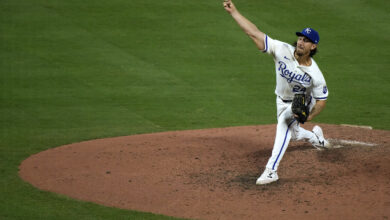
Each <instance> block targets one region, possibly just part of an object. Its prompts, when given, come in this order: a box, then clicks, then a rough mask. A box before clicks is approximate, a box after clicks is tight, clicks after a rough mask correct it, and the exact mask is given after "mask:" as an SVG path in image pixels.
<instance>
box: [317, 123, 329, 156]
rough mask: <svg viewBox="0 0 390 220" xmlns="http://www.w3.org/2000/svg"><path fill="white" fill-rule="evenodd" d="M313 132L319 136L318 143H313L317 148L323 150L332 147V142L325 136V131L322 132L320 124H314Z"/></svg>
mask: <svg viewBox="0 0 390 220" xmlns="http://www.w3.org/2000/svg"><path fill="white" fill-rule="evenodd" d="M313 133H314V134H315V135H316V136H317V138H318V143H315V144H313V146H314V147H315V148H317V149H318V150H323V149H327V148H329V147H330V143H329V142H328V141H327V140H326V139H325V138H324V133H323V132H322V129H321V127H320V126H318V125H316V126H314V128H313Z"/></svg>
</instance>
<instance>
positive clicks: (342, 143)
mask: <svg viewBox="0 0 390 220" xmlns="http://www.w3.org/2000/svg"><path fill="white" fill-rule="evenodd" d="M327 140H328V141H329V143H330V144H331V147H330V148H342V147H346V146H352V147H374V146H377V144H374V143H367V142H362V141H352V140H342V139H327Z"/></svg>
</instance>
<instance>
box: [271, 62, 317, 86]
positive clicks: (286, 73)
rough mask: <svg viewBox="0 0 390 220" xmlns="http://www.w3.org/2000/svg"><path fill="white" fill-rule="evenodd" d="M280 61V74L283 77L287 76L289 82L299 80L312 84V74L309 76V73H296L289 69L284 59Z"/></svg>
mask: <svg viewBox="0 0 390 220" xmlns="http://www.w3.org/2000/svg"><path fill="white" fill-rule="evenodd" d="M278 63H279V69H278V70H279V71H280V75H281V76H282V77H283V78H286V79H287V82H288V83H291V82H297V83H300V84H310V81H311V76H309V75H308V74H307V73H305V74H303V75H301V74H297V73H294V72H292V71H290V70H289V69H287V64H286V63H284V62H283V61H279V62H278Z"/></svg>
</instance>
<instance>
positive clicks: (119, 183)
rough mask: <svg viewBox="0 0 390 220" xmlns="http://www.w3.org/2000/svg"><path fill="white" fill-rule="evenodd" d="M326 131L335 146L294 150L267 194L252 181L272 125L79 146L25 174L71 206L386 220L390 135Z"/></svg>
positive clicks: (28, 165)
mask: <svg viewBox="0 0 390 220" xmlns="http://www.w3.org/2000/svg"><path fill="white" fill-rule="evenodd" d="M321 126H322V127H323V130H324V133H325V136H326V137H328V138H331V139H332V142H333V143H334V146H336V147H334V148H332V149H329V150H324V151H318V150H315V149H314V148H313V147H311V145H310V144H306V143H304V142H291V144H290V146H289V148H288V149H287V152H286V154H285V156H284V158H283V160H282V162H281V164H280V167H279V171H278V174H279V177H280V180H279V181H278V182H276V183H273V184H270V185H265V186H256V185H255V181H256V179H257V177H258V176H259V175H260V174H261V173H262V171H263V168H264V166H265V164H266V163H267V160H268V157H269V156H270V155H271V151H272V146H273V141H274V140H273V139H274V136H275V129H276V126H275V125H265V126H248V127H231V128H220V129H207V130H192V131H178V132H164V133H155V134H143V135H134V136H128V137H117V138H108V139H101V140H92V141H86V142H82V143H75V144H70V145H65V146H61V147H57V148H54V149H50V150H47V151H44V152H41V153H39V154H36V155H33V156H31V157H30V158H28V159H26V160H25V161H23V163H22V164H21V165H20V176H21V177H22V179H23V180H25V181H27V182H29V183H31V184H32V185H34V186H36V187H37V188H39V189H42V190H46V191H50V192H55V193H59V194H64V195H68V196H70V197H72V198H75V199H80V200H85V201H91V202H95V203H99V204H103V205H106V206H114V207H119V208H123V209H132V210H140V211H145V212H153V213H159V214H164V215H169V216H177V217H185V218H195V219H275V218H277V219H389V218H390V159H389V158H390V144H389V143H390V132H389V131H383V130H369V129H363V128H353V127H344V126H336V125H321ZM304 127H306V128H308V129H311V128H312V127H313V124H308V125H305V126H304Z"/></svg>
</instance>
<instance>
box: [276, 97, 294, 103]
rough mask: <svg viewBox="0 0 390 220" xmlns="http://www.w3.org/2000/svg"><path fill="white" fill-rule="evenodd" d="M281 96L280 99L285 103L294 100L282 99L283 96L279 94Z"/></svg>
mask: <svg viewBox="0 0 390 220" xmlns="http://www.w3.org/2000/svg"><path fill="white" fill-rule="evenodd" d="M278 97H279V98H280V100H282V102H284V103H289V102H292V100H284V99H282V97H280V96H278Z"/></svg>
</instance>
